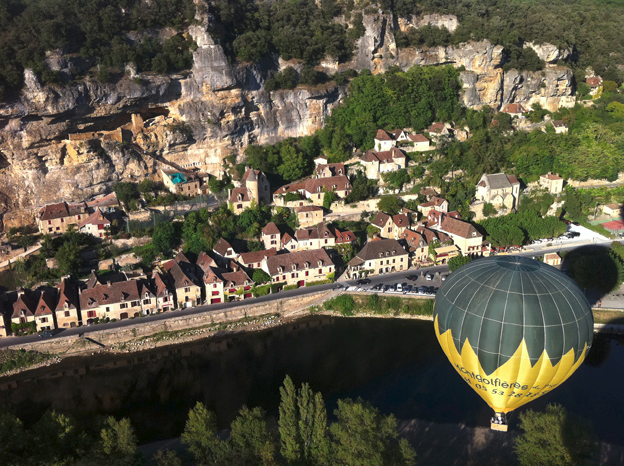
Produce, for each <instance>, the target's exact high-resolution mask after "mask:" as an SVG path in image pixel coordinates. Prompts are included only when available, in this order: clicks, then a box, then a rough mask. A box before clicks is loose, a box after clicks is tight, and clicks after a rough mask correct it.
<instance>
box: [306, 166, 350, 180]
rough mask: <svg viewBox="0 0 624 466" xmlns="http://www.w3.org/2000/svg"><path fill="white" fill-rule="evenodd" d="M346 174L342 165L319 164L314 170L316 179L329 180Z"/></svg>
mask: <svg viewBox="0 0 624 466" xmlns="http://www.w3.org/2000/svg"><path fill="white" fill-rule="evenodd" d="M346 174H347V171H346V169H345V166H344V164H343V163H328V164H319V165H317V166H316V168H315V169H314V176H315V177H316V178H329V177H332V176H341V175H346Z"/></svg>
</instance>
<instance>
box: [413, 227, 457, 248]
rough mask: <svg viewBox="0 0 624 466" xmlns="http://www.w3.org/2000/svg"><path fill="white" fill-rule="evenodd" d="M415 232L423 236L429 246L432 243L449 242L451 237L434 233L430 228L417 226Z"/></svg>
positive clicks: (438, 232) (439, 232)
mask: <svg viewBox="0 0 624 466" xmlns="http://www.w3.org/2000/svg"><path fill="white" fill-rule="evenodd" d="M416 232H417V233H420V234H421V235H423V237H424V238H425V240H426V241H427V244H430V243H432V242H434V241H436V240H437V241H439V242H440V243H446V242H448V241H451V237H450V236H449V235H447V234H446V233H444V232H442V231H435V230H432V229H431V228H427V227H422V226H419V227H417V228H416Z"/></svg>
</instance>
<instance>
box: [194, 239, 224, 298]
mask: <svg viewBox="0 0 624 466" xmlns="http://www.w3.org/2000/svg"><path fill="white" fill-rule="evenodd" d="M196 264H197V267H198V268H199V269H200V270H201V275H202V282H203V284H204V291H205V301H206V303H207V304H218V303H222V302H224V299H225V295H224V282H223V279H222V278H221V277H220V275H219V273H220V271H219V267H218V265H217V263H216V262H215V260H214V259H213V258H212V257H210V256H209V255H208V254H206V253H205V252H204V251H202V252H200V253H199V255H198V256H197V262H196Z"/></svg>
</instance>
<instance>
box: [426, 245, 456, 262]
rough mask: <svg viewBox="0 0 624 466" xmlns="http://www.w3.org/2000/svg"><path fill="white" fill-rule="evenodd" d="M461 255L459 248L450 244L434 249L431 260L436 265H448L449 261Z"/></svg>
mask: <svg viewBox="0 0 624 466" xmlns="http://www.w3.org/2000/svg"><path fill="white" fill-rule="evenodd" d="M459 255H460V252H459V248H458V247H457V246H456V245H454V244H449V245H444V246H438V247H437V248H434V249H433V251H432V252H431V254H430V255H429V258H430V259H431V260H432V261H433V262H434V263H436V264H448V261H449V260H451V259H452V258H453V257H457V256H459Z"/></svg>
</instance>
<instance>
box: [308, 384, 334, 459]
mask: <svg viewBox="0 0 624 466" xmlns="http://www.w3.org/2000/svg"><path fill="white" fill-rule="evenodd" d="M329 455H330V443H329V436H328V429H327V410H326V408H325V401H324V400H323V395H321V392H316V394H315V396H314V419H313V427H312V435H311V443H310V459H311V463H312V464H314V465H317V466H325V465H329V464H330V457H329Z"/></svg>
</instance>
